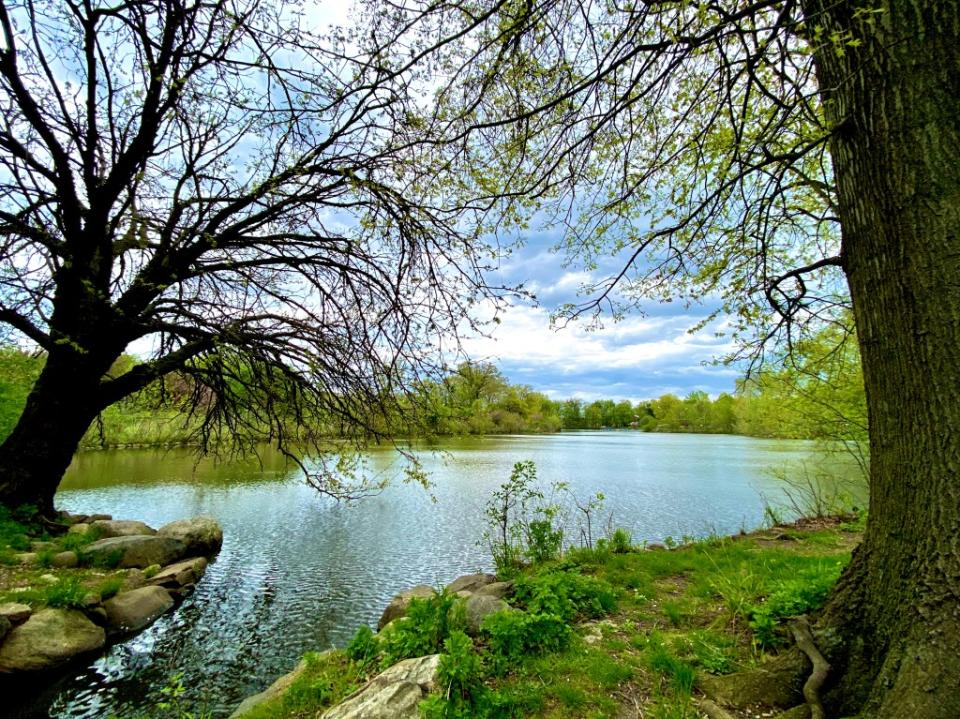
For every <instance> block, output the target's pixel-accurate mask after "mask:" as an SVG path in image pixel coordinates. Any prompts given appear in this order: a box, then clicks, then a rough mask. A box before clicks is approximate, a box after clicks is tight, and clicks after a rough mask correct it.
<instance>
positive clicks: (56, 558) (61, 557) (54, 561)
mask: <svg viewBox="0 0 960 719" xmlns="http://www.w3.org/2000/svg"><path fill="white" fill-rule="evenodd" d="M79 564H80V558H79V557H78V556H77V553H76V552H59V553H57V554H54V555H53V558H51V560H50V566H51V567H57V568H59V569H72V568H74V567H76V566H78V565H79Z"/></svg>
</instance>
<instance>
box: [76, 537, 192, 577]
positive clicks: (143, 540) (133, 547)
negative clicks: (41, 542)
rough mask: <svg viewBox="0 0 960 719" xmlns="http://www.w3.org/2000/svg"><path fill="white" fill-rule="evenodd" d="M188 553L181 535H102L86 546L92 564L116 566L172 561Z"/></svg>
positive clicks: (162, 563) (140, 566)
mask: <svg viewBox="0 0 960 719" xmlns="http://www.w3.org/2000/svg"><path fill="white" fill-rule="evenodd" d="M186 554H187V546H186V545H185V544H184V543H183V542H182V541H180V540H179V539H174V538H173V537H163V536H159V535H158V536H152V537H148V536H143V535H133V536H128V537H110V538H108V539H100V540H98V541H96V542H94V543H93V544H90V545H88V546H87V547H86V548H85V549H84V555H85V556H86V557H87V558H88V559H89V560H90V561H91V562H92V563H93V564H102V565H106V566H117V567H138V568H140V569H142V568H144V567H149V566H150V565H151V564H159V565H161V566H165V565H167V564H173V563H174V562H176V561H177V560H179V559H182V558H183V557H184V556H186Z"/></svg>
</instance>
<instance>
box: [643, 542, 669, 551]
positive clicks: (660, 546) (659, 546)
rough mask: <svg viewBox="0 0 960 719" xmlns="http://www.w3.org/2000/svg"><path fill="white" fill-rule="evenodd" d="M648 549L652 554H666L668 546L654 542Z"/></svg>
mask: <svg viewBox="0 0 960 719" xmlns="http://www.w3.org/2000/svg"><path fill="white" fill-rule="evenodd" d="M647 549H648V550H649V551H651V552H665V551H667V547H666V545H663V544H660V543H659V542H654V543H653V544H648V545H647Z"/></svg>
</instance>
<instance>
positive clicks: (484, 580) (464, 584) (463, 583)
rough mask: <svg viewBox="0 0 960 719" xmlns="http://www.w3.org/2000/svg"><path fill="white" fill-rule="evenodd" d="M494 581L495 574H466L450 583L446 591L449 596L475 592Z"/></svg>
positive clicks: (495, 579) (495, 578)
mask: <svg viewBox="0 0 960 719" xmlns="http://www.w3.org/2000/svg"><path fill="white" fill-rule="evenodd" d="M496 581H497V575H495V574H466V575H464V576H462V577H457V578H456V579H454V580H453V581H452V582H450V584H448V585H447V591H448V592H449V593H450V594H456V593H457V592H476V591H477V590H478V589H480V588H481V587H485V586H487V585H488V584H493V583H494V582H496Z"/></svg>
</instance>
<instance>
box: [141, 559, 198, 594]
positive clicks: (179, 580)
mask: <svg viewBox="0 0 960 719" xmlns="http://www.w3.org/2000/svg"><path fill="white" fill-rule="evenodd" d="M206 570H207V560H206V559H204V558H203V557H194V558H193V559H184V560H183V561H182V562H177V563H176V564H171V565H170V566H169V567H164V568H163V569H161V570H160V571H159V572H157V573H156V574H155V575H153V576H152V577H150V579H149V580H148V581H149V583H150V584H156V585H157V586H160V587H167V588H169V589H178V588H180V587H185V586H187V585H188V584H196V583H197V582H199V581H200V577H202V576H203V573H204V572H205V571H206Z"/></svg>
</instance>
